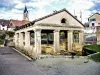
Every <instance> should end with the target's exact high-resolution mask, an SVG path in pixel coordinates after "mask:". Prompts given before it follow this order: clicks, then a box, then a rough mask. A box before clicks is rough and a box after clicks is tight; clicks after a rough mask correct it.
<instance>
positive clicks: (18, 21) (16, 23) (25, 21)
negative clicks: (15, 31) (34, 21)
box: [11, 20, 30, 27]
mask: <svg viewBox="0 0 100 75" xmlns="http://www.w3.org/2000/svg"><path fill="white" fill-rule="evenodd" d="M29 22H30V21H27V20H22V21H20V20H11V23H12V24H13V26H14V27H16V26H18V27H20V26H23V25H25V24H27V23H29Z"/></svg>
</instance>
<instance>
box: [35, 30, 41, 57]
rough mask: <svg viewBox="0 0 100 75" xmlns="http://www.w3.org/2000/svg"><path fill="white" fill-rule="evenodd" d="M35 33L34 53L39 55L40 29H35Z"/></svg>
mask: <svg viewBox="0 0 100 75" xmlns="http://www.w3.org/2000/svg"><path fill="white" fill-rule="evenodd" d="M34 35H35V38H34V39H35V55H40V54H41V30H40V29H36V30H35V31H34Z"/></svg>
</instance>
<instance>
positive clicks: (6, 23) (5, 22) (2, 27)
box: [0, 19, 10, 30]
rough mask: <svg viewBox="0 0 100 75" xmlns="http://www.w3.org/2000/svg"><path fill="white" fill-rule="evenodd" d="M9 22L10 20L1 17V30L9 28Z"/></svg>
mask: <svg viewBox="0 0 100 75" xmlns="http://www.w3.org/2000/svg"><path fill="white" fill-rule="evenodd" d="M9 23H10V21H9V20H4V19H0V30H8V25H9Z"/></svg>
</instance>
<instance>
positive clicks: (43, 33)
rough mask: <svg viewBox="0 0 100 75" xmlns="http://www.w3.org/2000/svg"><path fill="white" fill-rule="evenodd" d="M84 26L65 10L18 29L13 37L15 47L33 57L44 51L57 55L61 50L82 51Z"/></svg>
mask: <svg viewBox="0 0 100 75" xmlns="http://www.w3.org/2000/svg"><path fill="white" fill-rule="evenodd" d="M83 35H84V26H83V24H82V23H81V22H80V21H79V20H78V19H77V18H75V17H74V16H73V15H72V14H71V13H69V12H68V11H67V10H66V9H62V10H60V11H56V12H53V13H52V14H50V15H47V16H44V17H42V18H39V19H36V20H34V21H32V22H30V23H28V24H25V25H23V26H21V27H19V28H18V29H17V30H16V32H15V36H14V38H15V39H14V40H15V47H18V48H20V49H24V50H26V51H28V52H30V53H31V54H32V55H33V56H36V55H41V54H43V52H44V50H45V51H47V52H48V50H50V51H52V52H56V53H59V52H60V51H61V50H64V51H68V52H71V51H73V44H74V46H77V48H76V49H75V50H79V51H82V47H81V46H82V45H83V42H84V40H83Z"/></svg>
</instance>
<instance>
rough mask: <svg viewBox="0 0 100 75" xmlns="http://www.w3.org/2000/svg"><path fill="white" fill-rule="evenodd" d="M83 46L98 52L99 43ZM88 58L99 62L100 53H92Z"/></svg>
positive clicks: (99, 50)
mask: <svg viewBox="0 0 100 75" xmlns="http://www.w3.org/2000/svg"><path fill="white" fill-rule="evenodd" d="M85 48H87V49H88V50H92V51H96V52H100V45H87V46H85ZM89 58H90V59H92V60H94V61H96V62H100V53H98V54H95V55H92V56H90V57H89Z"/></svg>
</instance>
